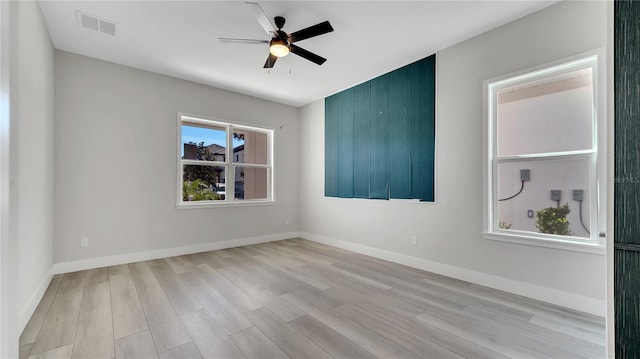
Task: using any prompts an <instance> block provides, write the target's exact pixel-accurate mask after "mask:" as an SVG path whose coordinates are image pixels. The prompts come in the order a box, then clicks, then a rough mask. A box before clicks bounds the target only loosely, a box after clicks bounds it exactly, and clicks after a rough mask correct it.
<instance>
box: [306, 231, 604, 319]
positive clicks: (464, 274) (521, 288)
mask: <svg viewBox="0 0 640 359" xmlns="http://www.w3.org/2000/svg"><path fill="white" fill-rule="evenodd" d="M300 237H301V238H304V239H308V240H310V241H314V242H318V243H322V244H326V245H330V246H334V247H338V248H342V249H346V250H350V251H353V252H356V253H360V254H365V255H368V256H371V257H376V258H380V259H384V260H387V261H390V262H394V263H399V264H403V265H406V266H409V267H414V268H418V269H422V270H425V271H428V272H433V273H437V274H441V275H444V276H447V277H452V278H456V279H460V280H464V281H467V282H471V283H475V284H480V285H483V286H486V287H490V288H494V289H499V290H502V291H505V292H509V293H514V294H518V295H522V296H525V297H529V298H533V299H537V300H540V301H543V302H547V303H551V304H556V305H559V306H563V307H566V308H571V309H575V310H579V311H581V312H585V313H589V314H594V315H598V316H602V317H604V316H605V314H606V304H605V301H603V300H598V299H595V298H590V297H586V296H583V295H579V294H575V293H570V292H565V291H562V290H558V289H554V288H549V287H543V286H539V285H536V284H531V283H525V282H520V281H517V280H513V279H508V278H504V277H498V276H495V275H491V274H487V273H481V272H476V271H473V270H469V269H465V268H461V267H456V266H452V265H448V264H443V263H438V262H433V261H429V260H426V259H423V258H417V257H412V256H408V255H406V254H400V253H395V252H391V251H387V250H384V249H379V248H374V247H369V246H365V245H362V244H357V243H352V242H347V241H343V240H340V239H334V238H329V237H325V236H321V235H317V234H313V233H307V232H301V233H300Z"/></svg>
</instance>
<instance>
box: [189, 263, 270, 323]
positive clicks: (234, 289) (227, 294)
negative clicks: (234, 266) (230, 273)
mask: <svg viewBox="0 0 640 359" xmlns="http://www.w3.org/2000/svg"><path fill="white" fill-rule="evenodd" d="M197 268H198V269H199V270H200V271H202V273H204V274H205V276H206V280H207V281H208V282H209V283H210V284H211V285H212V286H213V287H214V288H215V289H216V290H217V291H218V292H219V293H220V294H221V295H222V296H223V297H224V298H225V299H226V300H227V301H229V303H231V304H232V305H233V306H234V307H236V309H238V311H240V312H241V313H244V312H248V311H251V310H255V309H258V308H260V307H262V304H261V303H260V302H259V301H257V300H256V299H255V298H253V297H252V296H251V295H249V293H247V292H245V291H244V290H243V289H242V288H240V287H238V286H236V285H235V284H233V282H231V281H230V280H229V279H227V278H226V277H225V276H224V275H222V274H220V273H219V272H217V271H216V270H215V269H213V268H211V267H210V266H209V265H207V264H200V265H198V267H197Z"/></svg>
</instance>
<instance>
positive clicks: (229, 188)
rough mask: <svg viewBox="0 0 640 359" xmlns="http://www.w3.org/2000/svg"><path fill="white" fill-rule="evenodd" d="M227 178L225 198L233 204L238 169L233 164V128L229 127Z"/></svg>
mask: <svg viewBox="0 0 640 359" xmlns="http://www.w3.org/2000/svg"><path fill="white" fill-rule="evenodd" d="M226 152H227V158H226V159H227V161H226V162H227V169H228V171H227V176H226V181H227V184H226V185H225V192H226V195H225V198H226V200H227V201H228V202H233V201H234V200H235V198H236V197H235V196H236V191H235V188H236V167H235V164H234V162H233V126H232V125H229V126H227V150H226Z"/></svg>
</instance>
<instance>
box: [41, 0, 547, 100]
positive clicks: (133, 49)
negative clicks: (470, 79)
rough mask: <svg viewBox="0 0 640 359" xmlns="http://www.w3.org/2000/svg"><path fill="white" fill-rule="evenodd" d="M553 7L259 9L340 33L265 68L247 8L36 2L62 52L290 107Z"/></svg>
mask: <svg viewBox="0 0 640 359" xmlns="http://www.w3.org/2000/svg"><path fill="white" fill-rule="evenodd" d="M555 2H557V1H541V0H532V1H482V0H475V1H408V2H405V1H387V2H382V1H350V2H343V1H261V2H260V3H261V5H262V7H263V9H264V10H265V12H266V13H267V15H268V16H269V17H271V18H272V17H274V16H276V15H280V16H284V17H285V18H286V19H287V23H286V24H285V26H284V28H283V30H284V31H286V32H289V33H291V32H294V31H297V30H300V29H302V28H305V27H307V26H311V25H314V24H316V23H319V22H321V21H324V20H329V21H330V22H331V24H332V25H333V28H334V29H335V31H334V32H332V33H329V34H325V35H321V36H318V37H315V38H311V39H307V40H304V41H300V42H298V43H296V44H297V45H299V46H301V47H303V48H305V49H307V50H309V51H312V52H315V53H317V54H319V55H321V56H323V57H325V58H327V59H328V60H327V62H326V63H325V64H324V65H322V66H318V65H316V64H313V63H311V62H309V61H306V60H304V59H302V58H300V57H298V56H295V55H289V56H287V57H285V58H281V59H279V60H278V62H277V64H276V65H275V67H274V68H273V69H271V70H270V71H268V70H266V69H263V68H262V65H263V64H264V62H265V60H266V57H267V53H268V48H267V45H266V44H261V45H253V44H229V43H221V42H219V41H218V40H217V38H218V37H238V38H254V39H265V40H267V39H268V35H267V34H266V33H265V31H264V30H263V29H262V27H261V26H260V25H259V24H258V22H257V21H256V19H255V18H254V17H253V15H252V14H251V12H250V11H249V9H247V8H246V6H245V4H244V3H243V2H242V1H40V7H41V9H42V12H43V14H44V18H45V21H46V23H47V27H48V28H49V32H50V34H51V38H52V40H53V44H54V46H55V47H56V48H57V49H60V50H64V51H69V52H73V53H77V54H81V55H86V56H90V57H94V58H98V59H102V60H106V61H110V62H114V63H118V64H122V65H127V66H131V67H135V68H139V69H144V70H148V71H152V72H157V73H161V74H165V75H168V76H173V77H177V78H181V79H185V80H189V81H193V82H197V83H201V84H205V85H210V86H214V87H218V88H223V89H227V90H231V91H236V92H240V93H244V94H248V95H253V96H256V97H260V98H264V99H267V100H272V101H276V102H280V103H284V104H288V105H292V106H302V105H305V104H308V103H310V102H313V101H315V100H318V99H321V98H324V97H326V96H328V95H331V94H333V93H336V92H338V91H341V90H343V89H345V88H349V87H351V86H353V85H356V84H359V83H361V82H363V81H366V80H369V79H371V78H374V77H376V76H379V75H381V74H383V73H386V72H389V71H391V70H393V69H396V68H398V67H401V66H404V65H406V64H409V63H411V62H413V61H416V60H418V59H421V58H423V57H426V56H428V55H431V54H433V53H434V52H436V51H438V50H442V49H444V48H446V47H449V46H451V45H453V44H456V43H458V42H461V41H463V40H465V39H468V38H470V37H473V36H475V35H478V34H481V33H483V32H485V31H487V30H490V29H493V28H495V27H498V26H500V25H502V24H505V23H507V22H510V21H513V20H515V19H517V18H519V17H522V16H524V15H527V14H529V13H532V12H535V11H537V10H540V9H542V8H544V7H546V6H549V5H551V4H553V3H555ZM77 10H80V11H82V12H85V13H89V14H91V15H95V16H98V17H101V18H104V19H107V20H112V21H115V22H117V28H116V35H115V36H111V35H106V34H102V33H99V32H96V31H91V30H88V29H85V28H83V27H81V26H80V25H79V23H78V20H77V16H76V11H77Z"/></svg>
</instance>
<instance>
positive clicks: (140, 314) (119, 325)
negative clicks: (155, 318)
mask: <svg viewBox="0 0 640 359" xmlns="http://www.w3.org/2000/svg"><path fill="white" fill-rule="evenodd" d="M127 268H128V267H127ZM109 272H110V273H121V274H115V275H111V276H110V277H109V279H110V280H109V283H110V285H111V310H112V315H113V334H114V338H116V339H118V338H122V337H126V336H128V335H131V334H135V333H138V332H142V331H145V330H148V329H149V326H148V325H147V319H146V317H145V315H144V311H143V310H142V304H141V303H140V298H138V292H137V290H136V287H135V285H134V283H133V279H132V278H131V274H130V272H129V270H127V271H120V270H119V271H117V272H114V271H111V270H110V271H109Z"/></svg>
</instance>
